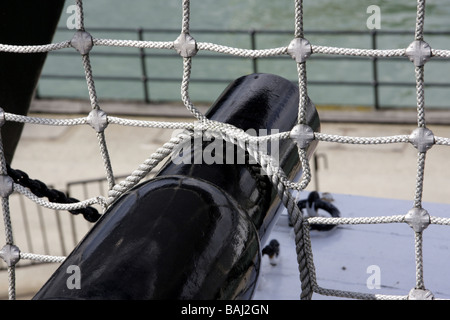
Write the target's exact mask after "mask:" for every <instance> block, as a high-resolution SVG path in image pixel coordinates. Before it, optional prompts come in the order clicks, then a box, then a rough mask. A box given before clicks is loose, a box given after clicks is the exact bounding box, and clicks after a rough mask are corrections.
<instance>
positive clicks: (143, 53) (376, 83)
mask: <svg viewBox="0 0 450 320" xmlns="http://www.w3.org/2000/svg"><path fill="white" fill-rule="evenodd" d="M89 30H90V32H92V33H93V34H94V36H95V33H115V34H117V33H134V34H135V35H136V39H137V40H144V38H145V35H146V34H158V33H159V34H173V37H174V39H175V37H176V35H177V34H178V33H179V30H178V29H147V28H136V29H134V28H90V29H89ZM57 31H58V32H60V33H61V34H65V33H67V34H68V37H70V33H73V31H72V30H68V29H65V28H59V29H58V30H57ZM192 33H193V34H195V35H210V36H211V35H220V36H223V35H228V36H230V35H231V36H233V35H241V36H242V35H244V36H245V35H248V46H249V48H250V49H253V50H255V49H258V48H257V43H258V38H259V37H263V36H269V35H277V36H286V37H287V38H289V37H291V36H292V32H291V31H284V30H254V29H251V30H207V29H199V30H193V31H192ZM305 34H306V35H308V36H317V35H320V36H358V37H363V38H366V39H368V40H369V41H370V49H380V48H379V46H378V42H379V41H378V40H379V38H380V37H381V36H411V37H410V38H411V39H412V36H413V33H412V32H411V31H401V30H399V31H395V30H394V31H386V30H385V31H382V30H371V31H345V30H344V31H338V30H336V31H333V30H327V31H325V30H310V31H305ZM426 35H427V36H450V31H434V32H427V33H426ZM49 54H51V55H73V56H76V57H78V56H79V54H78V53H77V52H75V51H70V50H68V51H64V50H57V51H54V52H50V53H49ZM92 56H99V57H103V58H108V57H119V58H136V59H139V63H140V73H141V74H140V76H112V75H97V76H96V81H117V82H135V83H141V85H142V97H143V98H142V99H136V100H138V101H140V102H144V103H152V102H161V101H155V100H154V99H152V97H151V95H150V92H149V85H150V84H151V83H162V82H164V83H174V84H175V83H176V84H179V83H180V81H181V79H180V78H174V77H160V76H154V75H151V72H149V71H148V68H147V59H152V58H166V59H173V60H174V61H175V60H177V61H178V60H179V55H178V54H176V53H175V52H173V53H155V52H154V51H153V52H149V49H142V48H139V49H136V52H101V51H95V50H94V51H93V52H92ZM211 58H214V59H241V60H251V71H252V72H253V73H257V72H259V71H260V68H259V62H260V61H261V60H263V59H272V60H273V59H278V60H279V59H286V57H282V56H278V57H269V58H253V59H248V58H240V57H235V56H229V55H218V54H213V53H207V52H205V53H202V54H201V55H200V54H199V55H198V56H197V57H196V59H211ZM398 59H399V58H398V57H391V58H383V60H398ZM311 60H312V61H313V60H348V61H358V60H369V61H371V78H370V79H368V80H365V81H351V80H308V85H312V86H339V87H347V88H352V87H368V88H372V91H373V101H372V107H373V108H374V109H376V110H378V109H380V108H382V107H384V106H382V104H381V103H380V92H379V91H380V87H412V88H413V87H414V86H415V83H414V82H406V81H382V80H380V75H379V60H380V59H379V58H376V57H375V58H374V57H367V58H366V57H348V56H334V55H312V56H311ZM440 60H441V61H442V60H448V59H445V58H439V59H433V61H440ZM49 79H53V80H54V79H57V80H62V81H66V80H80V81H85V78H84V76H83V75H74V74H49V73H43V74H42V75H41V80H44V81H45V80H49ZM233 80H234V79H223V78H219V77H217V76H213V75H212V76H211V77H207V78H196V77H192V78H191V82H192V83H204V84H211V83H224V84H228V83H230V82H231V81H233ZM292 81H293V82H294V83H296V82H297V79H292ZM426 86H427V87H435V88H450V82H436V81H431V82H426ZM36 98H37V99H47V98H55V97H52V96H48V95H45V94H42V93H41V92H40V91H39V88H38V90H37V92H36ZM59 98H60V97H59ZM64 98H68V99H70V98H73V97H71V96H67V97H64ZM103 98H105V99H106V100H107V99H108V97H103ZM173 101H178V100H177V98H175V97H174V99H173ZM411 107H413V106H411Z"/></svg>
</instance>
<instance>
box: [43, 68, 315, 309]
mask: <svg viewBox="0 0 450 320" xmlns="http://www.w3.org/2000/svg"><path fill="white" fill-rule="evenodd" d="M308 101H309V99H308ZM298 103H299V93H298V88H297V86H295V85H294V84H293V83H291V82H290V81H288V80H286V79H284V78H281V77H279V76H275V75H271V74H252V75H248V76H244V77H241V78H239V79H237V80H235V81H234V82H232V83H231V84H230V85H229V86H228V87H227V89H225V91H224V92H223V93H222V94H221V96H220V97H219V98H218V99H217V101H216V102H215V103H214V104H213V105H212V106H211V108H210V109H209V110H208V112H207V113H206V117H207V118H209V119H211V120H217V121H220V122H225V123H229V124H232V125H234V126H236V127H238V128H241V129H243V130H244V131H246V132H250V131H252V132H254V133H256V134H260V135H261V134H263V133H267V134H271V133H274V132H276V131H278V132H284V131H290V130H291V129H292V128H293V127H294V126H295V125H296V123H297V113H298V111H297V110H298ZM307 123H308V125H309V126H310V127H312V128H313V129H314V131H319V130H320V121H319V117H318V114H317V111H316V110H315V107H314V106H313V105H312V103H308V108H307ZM264 130H267V132H266V131H264ZM207 136H208V135H207V134H206V133H205V134H201V135H197V136H196V135H194V136H193V138H192V139H191V140H190V141H188V145H183V148H182V149H179V150H178V151H177V152H175V153H174V154H173V155H172V157H171V159H169V160H168V161H167V162H166V163H165V165H164V166H163V167H162V169H161V170H160V171H159V172H158V174H157V175H156V176H155V177H154V178H152V179H150V180H148V181H145V182H142V183H140V184H139V185H137V186H136V187H134V188H133V189H132V190H131V191H130V192H128V193H126V194H125V195H123V196H122V197H120V198H119V199H118V200H117V201H116V202H115V203H113V204H112V205H111V207H110V208H109V209H108V210H107V211H106V212H105V214H104V215H103V216H102V218H101V219H100V220H99V221H98V222H97V223H96V224H95V225H94V226H93V228H92V229H91V230H90V231H89V232H88V233H87V235H86V236H85V237H84V238H83V239H82V240H81V241H80V243H79V244H78V245H77V247H76V248H75V249H74V250H73V251H72V253H71V254H70V255H69V256H68V257H67V259H66V260H65V261H64V262H63V263H62V265H61V266H60V267H59V268H58V269H57V270H56V271H55V273H54V274H53V275H52V276H51V277H50V279H49V280H48V281H47V283H46V284H45V285H44V286H43V287H42V288H41V290H40V291H39V292H38V293H37V294H36V295H35V297H34V299H136V300H137V299H139V300H141V299H179V300H181V299H208V300H213V299H251V298H252V296H253V293H254V290H255V288H256V285H257V280H258V276H259V272H260V265H261V247H262V245H264V243H265V242H266V240H267V237H268V236H269V234H270V229H271V228H272V227H273V225H274V224H275V223H276V220H277V218H278V214H279V212H280V210H278V209H279V207H280V199H279V197H278V196H277V193H276V190H275V188H273V186H272V184H271V181H270V179H269V177H268V176H267V175H265V174H264V171H262V170H261V167H260V166H259V165H258V164H257V163H256V162H255V161H254V160H253V161H252V157H251V156H249V154H248V153H246V152H244V150H242V149H240V147H239V146H237V145H234V144H231V145H230V144H228V143H226V142H225V141H220V140H219V139H218V138H216V139H214V138H211V137H209V138H205V137H207ZM315 146H316V141H313V142H312V143H311V144H310V145H309V147H308V150H307V153H308V155H309V156H311V154H312V153H313V151H314V149H315ZM266 149H267V150H268V151H267V152H269V153H271V154H272V156H274V157H275V153H276V154H277V157H278V161H279V164H280V166H281V167H282V168H283V170H284V172H285V173H286V174H287V175H288V177H289V178H293V177H294V176H296V175H298V174H299V173H300V172H301V165H300V163H299V161H298V152H297V147H296V146H295V144H294V143H293V141H291V139H287V140H280V141H277V142H276V143H275V144H274V145H269V146H267V148H266ZM230 154H231V156H230ZM199 159H201V160H200V161H199ZM71 266H72V268H73V266H75V267H76V268H77V270H79V272H80V274H79V278H78V279H76V278H75V277H73V276H74V275H75V273H73V274H72V271H71V270H73V269H70V267H71ZM76 280H77V281H78V282H79V283H78V286H75V285H73V283H72V284H71V282H70V281H76Z"/></svg>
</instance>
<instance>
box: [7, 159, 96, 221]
mask: <svg viewBox="0 0 450 320" xmlns="http://www.w3.org/2000/svg"><path fill="white" fill-rule="evenodd" d="M7 170H8V175H9V176H10V177H11V178H12V179H13V180H14V182H15V183H17V184H20V185H21V186H23V187H25V188H28V189H30V191H31V192H32V193H33V194H34V195H35V196H36V197H39V198H43V197H46V198H48V201H50V202H55V203H66V204H69V203H76V202H79V200H77V199H75V198H71V197H68V196H67V195H66V194H65V193H64V192H61V191H59V190H55V189H51V188H49V187H47V185H46V184H45V183H43V182H42V181H39V180H36V179H30V178H29V176H28V174H26V173H25V172H23V171H21V170H17V169H12V168H11V167H10V166H9V165H7ZM68 211H69V212H70V213H71V214H75V215H77V214H82V215H83V217H84V218H85V219H86V220H87V221H89V222H96V221H97V220H98V219H99V218H100V216H101V215H100V213H99V212H98V211H97V209H95V208H93V207H87V208H81V209H76V210H68Z"/></svg>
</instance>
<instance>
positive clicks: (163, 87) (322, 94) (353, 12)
mask: <svg viewBox="0 0 450 320" xmlns="http://www.w3.org/2000/svg"><path fill="white" fill-rule="evenodd" d="M191 2H192V3H191V22H190V28H191V30H192V32H191V33H192V35H193V36H194V37H195V39H196V40H197V41H199V42H203V41H205V42H214V43H217V44H224V45H228V46H233V47H242V48H250V42H249V35H247V34H234V35H211V34H203V33H201V34H198V35H196V34H195V30H196V29H198V30H201V29H218V30H237V29H239V30H250V29H256V30H293V26H294V1H293V0H277V1H270V0H225V1H218V0H192V1H191ZM73 4H74V1H66V8H67V7H68V6H70V5H73ZM370 5H377V6H379V7H380V10H381V16H380V17H381V29H380V31H386V30H410V31H411V34H408V35H401V36H399V35H395V36H394V35H385V36H380V37H379V38H378V41H377V42H378V47H379V48H382V49H388V48H393V49H396V48H405V47H406V46H408V44H409V43H410V42H412V40H413V32H414V27H415V16H416V1H415V0H389V1H388V0H384V1H383V0H378V1H376V0H345V1H343V0H340V1H337V0H333V1H331V0H305V1H304V29H305V37H306V38H307V39H308V40H309V41H310V42H311V43H313V44H316V45H329V46H339V47H353V48H371V38H370V30H369V29H368V28H367V24H366V21H367V19H368V17H369V16H370V14H368V13H367V7H368V6H370ZM84 9H85V26H86V29H87V30H88V31H89V28H95V27H98V28H102V27H109V28H138V27H142V28H159V29H175V30H179V29H180V28H181V1H180V0H151V1H149V0H132V1H119V0H91V1H85V4H84ZM70 15H71V13H70V12H69V13H67V12H63V14H62V17H61V21H60V23H59V26H60V28H61V30H60V31H58V33H57V34H56V36H55V39H54V41H62V40H66V39H70V38H71V36H72V34H73V32H74V30H68V29H67V27H66V21H67V19H68V18H69V17H70ZM449 17H450V1H447V0H434V1H431V0H428V1H427V7H426V20H425V28H426V30H429V31H448V30H450V19H449ZM308 30H354V31H366V32H367V34H366V35H358V36H356V35H342V36H338V35H315V34H310V35H308ZM91 33H92V35H93V36H94V37H96V38H114V39H137V34H136V32H125V33H123V32H120V33H119V32H112V33H111V32H108V33H102V32H91ZM176 36H177V33H153V34H152V33H147V34H145V40H157V41H172V40H174V39H175V38H176ZM292 37H293V36H292V35H281V36H280V35H266V36H258V37H257V39H256V44H257V48H258V49H264V48H271V47H280V46H286V45H287V44H288V43H289V41H290V40H291V39H292ZM425 40H426V41H427V42H429V43H430V45H431V46H432V47H433V48H440V49H450V38H449V37H445V36H428V37H426V39H425ZM71 50H72V51H73V49H65V51H66V52H69V51H71ZM101 52H124V53H139V50H138V49H136V48H112V47H95V48H94V50H93V51H92V55H91V56H92V58H91V60H92V66H93V72H94V76H121V77H135V78H136V77H141V75H142V72H141V65H140V61H139V59H138V57H137V56H135V57H127V58H123V57H122V58H118V57H104V56H100V55H98V53H101ZM147 53H167V54H173V52H172V51H167V50H159V51H157V52H156V51H150V50H149V51H147ZM207 54H211V53H209V52H200V53H199V54H198V55H197V57H195V58H194V62H193V69H192V78H193V79H211V78H218V79H226V80H229V79H235V78H237V77H239V76H242V75H244V74H248V73H251V72H252V61H251V60H250V59H238V58H235V59H218V58H209V59H202V58H201V56H202V55H207ZM146 65H147V69H146V71H147V75H148V76H149V77H159V78H166V79H167V78H174V79H179V78H181V73H182V64H181V59H168V58H160V57H151V56H150V57H147V59H146ZM425 70H426V73H425V81H426V82H437V83H439V82H441V83H442V82H447V81H448V82H450V79H449V78H448V75H449V74H450V63H446V62H442V61H433V60H432V61H430V62H428V63H427V65H426V69H425ZM258 71H259V72H269V73H275V74H278V75H281V76H284V77H286V78H288V79H291V80H293V81H295V79H296V66H295V62H294V61H293V60H292V59H291V58H290V57H288V56H285V57H283V59H263V60H260V61H259V62H258ZM307 71H308V81H310V82H314V81H330V80H331V81H355V82H358V81H371V80H372V62H371V60H369V59H358V60H353V61H349V60H334V61H326V60H319V59H310V60H309V61H308V63H307ZM43 74H54V75H60V74H69V75H78V76H83V74H84V73H83V69H82V65H81V59H80V57H79V56H76V55H74V56H71V55H57V54H55V53H51V54H50V55H49V57H48V59H47V62H46V65H45V67H44V70H43ZM378 76H379V81H402V82H405V81H406V82H411V84H412V85H411V86H408V87H386V86H381V87H380V88H379V93H380V105H381V106H382V107H404V106H408V107H414V106H415V87H414V68H413V65H412V63H410V62H409V61H406V60H405V59H401V60H396V61H387V60H382V59H380V60H379V65H378ZM95 84H96V88H97V93H98V95H99V98H100V101H102V100H107V99H137V100H142V99H143V97H144V95H143V85H142V83H140V82H137V81H135V82H126V81H105V80H101V79H97V80H96V83H95ZM225 86H226V84H225V83H213V82H202V83H194V82H193V83H192V84H191V87H190V94H191V99H192V100H193V101H195V102H197V101H199V102H200V101H206V102H211V101H213V100H215V98H216V97H217V96H218V95H219V94H220V92H221V91H222V90H223V89H224V87H225ZM148 90H149V94H150V99H152V100H157V101H179V100H180V93H179V92H180V88H179V83H171V82H166V81H160V82H157V83H153V82H151V83H149V84H148ZM308 90H309V91H308V94H309V95H310V97H311V98H312V100H313V101H314V102H315V103H316V104H342V105H372V104H373V89H372V88H371V87H365V86H352V87H347V86H335V85H334V86H332V85H326V86H323V85H310V86H309V89H308ZM449 91H450V90H448V89H447V88H429V89H428V91H427V95H426V103H427V105H428V106H430V107H440V108H446V107H448V106H450V102H449V101H450V99H449V98H450V93H448V92H449ZM39 93H40V95H41V96H52V97H77V98H87V97H88V94H87V89H86V84H85V83H84V81H83V80H69V81H67V80H65V81H61V80H59V79H42V80H41V82H40V84H39Z"/></svg>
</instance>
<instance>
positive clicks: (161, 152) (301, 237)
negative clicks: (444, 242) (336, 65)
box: [0, 0, 450, 299]
mask: <svg viewBox="0 0 450 320" xmlns="http://www.w3.org/2000/svg"><path fill="white" fill-rule="evenodd" d="M76 5H77V7H78V11H77V12H78V22H79V25H78V30H77V32H76V33H75V35H74V37H73V38H72V39H71V40H68V41H64V42H61V43H54V44H48V45H33V46H16V45H7V44H0V51H2V52H12V53H17V54H33V53H38V52H49V51H52V50H63V49H67V48H75V49H76V50H77V51H79V52H80V54H81V59H82V66H83V68H84V71H85V76H86V83H87V89H88V95H89V100H90V104H91V106H92V111H91V112H90V113H89V114H88V115H86V116H85V117H81V118H77V119H49V118H39V117H27V116H22V115H16V114H11V113H7V112H4V111H3V110H2V111H1V114H0V118H1V124H4V123H5V122H7V121H11V122H20V123H33V124H38V125H46V126H76V125H90V126H92V128H93V129H94V130H95V132H96V135H97V139H98V142H99V151H100V155H101V157H102V159H103V164H104V168H105V176H106V179H107V181H108V185H109V192H108V195H107V196H102V195H100V196H98V197H95V198H91V199H86V200H83V201H80V202H77V203H71V204H62V203H54V202H49V201H45V200H43V199H41V198H39V197H37V196H36V195H34V194H33V193H32V192H31V191H30V190H29V189H27V188H25V187H23V186H21V185H19V184H16V183H14V181H13V180H12V179H11V178H10V177H9V176H8V175H7V165H6V160H5V157H4V152H3V146H2V143H1V139H0V196H1V201H2V209H3V218H4V225H5V235H6V245H5V246H4V247H3V249H2V250H1V252H0V253H1V255H2V257H3V258H4V260H5V261H6V263H7V265H8V276H9V292H8V294H9V298H10V299H15V263H16V262H17V261H18V260H19V259H31V260H37V261H44V262H62V261H64V259H65V257H62V256H49V255H40V254H34V253H25V252H20V250H19V249H18V247H16V246H15V242H14V239H13V234H12V226H11V219H10V210H9V203H8V199H9V196H10V194H11V193H12V192H18V193H21V194H23V195H24V196H26V197H27V198H29V199H30V200H32V201H34V202H36V203H37V204H38V205H40V206H43V207H46V208H51V209H55V210H75V209H79V208H85V207H87V206H90V205H93V204H98V205H100V206H101V207H102V208H103V210H106V209H107V208H108V206H109V205H110V204H111V203H112V202H113V201H114V200H116V199H117V198H118V197H120V196H121V195H123V194H124V193H126V192H127V191H128V190H130V189H131V188H132V187H133V186H135V185H136V184H137V183H139V182H140V181H141V180H142V179H143V178H144V177H145V176H146V175H147V174H148V173H149V172H150V171H151V170H152V169H153V168H155V166H157V165H158V164H159V163H160V162H161V161H162V160H163V159H165V158H166V157H168V156H169V155H170V154H171V153H172V151H174V149H175V148H176V146H178V145H180V144H181V143H183V142H184V141H186V140H187V139H190V138H191V136H192V134H193V130H194V129H198V130H208V131H209V132H210V133H211V134H213V135H215V136H216V137H218V138H221V139H224V140H225V141H227V142H230V143H237V144H239V146H240V147H242V148H244V149H245V150H246V151H248V152H249V153H250V155H252V156H253V157H254V158H255V159H256V161H257V162H258V163H259V164H260V165H261V166H262V167H263V168H264V169H265V171H266V172H267V173H268V175H269V177H270V179H271V181H272V183H273V186H274V187H275V189H276V190H277V192H278V195H279V197H280V198H281V201H282V203H283V205H284V206H285V207H286V209H287V211H288V213H289V214H290V217H291V221H292V222H293V225H294V231H295V235H296V237H295V245H296V251H297V257H298V259H297V260H298V266H299V273H300V283H301V290H299V291H301V293H300V298H301V299H311V298H312V295H313V293H318V294H322V295H332V296H338V297H346V298H357V299H408V298H411V297H414V298H429V297H433V295H432V293H431V292H430V291H428V290H427V289H426V287H425V285H424V274H423V255H422V236H423V231H424V230H425V228H426V227H427V226H428V225H429V224H440V225H450V219H448V218H439V217H433V216H430V214H429V213H428V212H427V211H426V210H425V209H424V208H422V192H423V180H424V168H425V159H426V153H427V151H428V150H429V149H430V148H431V147H432V146H433V145H443V146H448V145H450V138H446V137H437V136H434V135H433V133H432V132H431V131H430V130H429V129H427V127H426V117H425V90H424V65H425V62H426V61H427V60H429V59H431V58H439V57H450V51H449V50H438V49H434V48H431V47H430V46H429V45H428V44H427V43H426V42H425V41H424V20H425V0H418V1H417V19H416V28H415V32H414V34H415V36H414V39H412V41H413V42H412V43H411V45H410V46H409V47H408V48H404V49H395V50H370V49H353V48H337V47H327V46H317V45H314V44H311V43H309V42H308V41H307V40H306V38H305V35H304V31H303V1H301V0H296V1H294V5H293V8H294V10H295V19H294V21H293V22H294V29H293V38H294V39H293V40H292V42H291V43H290V44H288V45H286V46H282V47H278V48H269V49H263V50H250V49H242V48H233V47H228V46H224V45H220V44H215V43H204V42H197V41H196V40H195V38H194V37H193V36H191V34H190V28H189V22H190V1H189V0H183V1H182V12H183V15H182V23H181V33H180V36H179V37H178V38H177V39H176V40H174V41H165V42H161V41H135V40H115V39H97V38H95V37H92V36H91V34H90V33H88V32H87V31H86V29H85V25H84V19H83V6H82V1H81V0H77V1H76ZM93 46H110V47H134V48H152V49H161V50H175V51H176V52H177V53H178V54H179V55H180V56H181V59H182V60H183V72H182V81H181V101H182V102H183V104H184V106H185V107H186V108H187V109H188V110H189V111H190V112H191V113H192V115H193V117H194V121H193V122H165V121H140V120H132V119H126V118H120V117H112V116H109V115H108V114H107V113H106V112H105V111H104V110H102V109H101V108H100V105H99V103H98V100H97V94H96V90H95V82H94V76H93V72H92V68H91V63H90V58H89V52H90V50H91V49H92V47H93ZM199 51H213V52H217V53H221V54H227V55H235V56H240V57H247V58H261V57H271V56H286V57H287V58H293V59H294V60H295V62H293V63H295V64H296V68H297V73H298V88H299V92H300V99H299V106H298V125H297V129H298V128H302V130H300V132H303V133H305V132H307V130H304V129H305V126H306V127H307V124H306V105H307V102H308V101H307V99H308V98H307V77H306V73H307V72H306V65H307V63H306V62H307V60H308V58H309V57H310V56H311V55H312V54H327V55H346V56H364V57H373V58H385V57H394V56H395V57H402V58H406V59H409V60H411V62H412V67H414V68H415V80H416V95H417V128H416V129H415V130H414V131H413V132H412V133H411V134H410V135H396V136H384V137H351V136H338V135H329V134H326V133H319V132H314V133H313V137H312V139H313V140H314V139H315V140H318V141H323V142H329V143H345V144H357V145H358V144H359V145H367V144H373V145H379V144H392V143H407V144H412V145H413V146H414V147H415V148H416V149H417V151H418V155H417V177H416V186H415V194H414V199H413V207H412V209H411V210H410V211H409V212H407V213H405V214H403V215H386V216H377V217H369V218H366V217H364V218H346V217H340V218H321V217H304V216H303V214H302V212H301V211H300V209H299V208H298V206H297V205H296V200H295V198H294V197H293V196H292V193H291V192H292V191H293V190H297V191H302V190H304V189H305V188H306V187H307V186H308V184H309V182H310V180H311V170H310V164H309V160H308V158H307V156H306V148H307V146H308V145H309V143H311V136H309V135H308V134H306V133H305V134H298V131H297V134H296V135H295V139H294V137H293V136H291V132H281V133H277V134H273V135H268V136H264V137H255V136H250V135H248V134H247V133H245V132H243V131H242V130H240V129H238V128H236V127H234V126H231V125H228V124H225V123H220V122H216V121H211V120H208V119H207V118H206V117H205V116H204V115H203V114H202V113H201V112H200V111H199V110H198V109H197V108H196V107H195V105H194V104H193V103H192V102H191V99H190V96H189V83H190V75H191V69H192V61H193V60H194V59H195V58H194V57H195V55H196V54H197V53H198V52H199ZM110 124H117V125H123V126H136V127H148V128H165V129H172V130H173V129H185V130H184V131H183V132H182V133H180V134H178V135H176V136H174V137H172V138H171V139H170V140H169V141H168V142H166V143H165V144H163V145H162V146H161V147H160V148H158V149H157V150H156V152H154V153H153V154H152V155H151V156H150V157H149V158H147V159H146V160H145V161H144V162H143V163H142V164H140V165H138V167H137V169H136V170H135V171H133V172H132V173H131V174H130V175H129V176H128V177H127V178H126V179H124V180H123V181H121V182H119V183H117V182H116V181H115V179H116V178H115V175H114V173H113V170H112V165H111V159H110V157H109V153H108V148H107V144H106V132H107V127H108V125H110ZM299 126H300V127H299ZM271 139H278V140H281V139H293V140H294V141H295V142H296V143H297V146H298V154H299V159H300V162H301V164H302V169H303V174H302V178H301V180H300V181H290V180H289V179H288V178H287V176H286V174H285V173H284V172H283V170H282V169H281V168H280V167H278V166H277V164H276V161H274V159H272V158H271V157H270V156H268V155H266V154H263V153H262V152H260V151H258V150H257V149H254V148H252V145H254V143H253V144H252V143H249V142H258V141H262V140H266V141H267V140H271ZM381 223H407V224H409V225H410V226H411V228H412V230H413V232H414V235H415V257H416V259H415V260H416V275H415V276H416V283H415V287H414V288H412V289H411V291H410V292H405V294H404V295H400V296H392V295H383V294H366V293H359V292H348V291H340V290H330V289H326V288H322V287H320V286H319V285H318V283H317V279H316V275H315V267H314V260H313V252H312V248H311V240H310V234H309V230H310V225H311V224H333V225H338V224H381Z"/></svg>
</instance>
